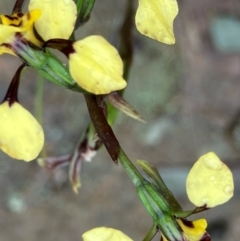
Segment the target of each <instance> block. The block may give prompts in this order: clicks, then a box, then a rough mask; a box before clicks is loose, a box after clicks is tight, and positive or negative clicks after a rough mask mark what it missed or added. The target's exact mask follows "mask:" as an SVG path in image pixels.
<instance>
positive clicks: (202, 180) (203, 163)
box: [186, 152, 234, 208]
mask: <svg viewBox="0 0 240 241" xmlns="http://www.w3.org/2000/svg"><path fill="white" fill-rule="evenodd" d="M186 188H187V195H188V198H189V199H190V201H191V202H192V203H193V204H195V205H196V206H197V207H201V206H203V205H207V207H209V208H210V207H215V206H217V205H220V204H223V203H225V202H227V201H228V200H229V199H230V198H231V197H232V196H233V190H234V183H233V176H232V173H231V171H230V170H229V168H228V167H227V166H226V165H225V164H224V163H223V162H222V161H221V160H220V159H219V158H218V157H217V155H216V154H215V153H213V152H209V153H207V154H205V155H203V156H201V157H200V158H199V159H198V160H197V162H196V163H195V164H194V166H193V167H192V169H191V170H190V172H189V174H188V177H187V182H186Z"/></svg>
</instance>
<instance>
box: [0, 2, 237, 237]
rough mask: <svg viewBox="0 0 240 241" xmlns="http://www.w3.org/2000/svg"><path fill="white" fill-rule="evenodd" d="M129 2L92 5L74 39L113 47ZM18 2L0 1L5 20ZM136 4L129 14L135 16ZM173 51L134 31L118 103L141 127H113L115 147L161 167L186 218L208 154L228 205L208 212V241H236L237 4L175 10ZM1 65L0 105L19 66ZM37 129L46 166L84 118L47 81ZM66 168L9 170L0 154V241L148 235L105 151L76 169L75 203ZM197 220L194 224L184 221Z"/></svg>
mask: <svg viewBox="0 0 240 241" xmlns="http://www.w3.org/2000/svg"><path fill="white" fill-rule="evenodd" d="M127 1H128V0H122V1H111V0H101V1H96V4H95V7H94V10H93V12H92V15H91V19H90V20H89V21H88V22H87V23H86V24H85V25H83V26H82V27H81V28H80V29H79V30H78V33H77V36H78V38H79V39H80V38H83V37H86V36H88V35H93V34H100V35H103V36H104V37H105V38H106V39H108V41H109V42H111V43H112V44H113V45H114V46H116V47H117V46H118V45H119V29H120V27H121V24H122V21H123V16H124V11H125V7H126V3H127ZM14 3H15V1H13V0H10V1H7V0H1V1H0V13H5V14H10V13H11V11H12V7H13V5H14ZM137 4H138V2H137V0H136V2H135V7H136V8H137ZM178 4H179V15H178V17H177V19H176V20H175V24H174V27H175V35H176V44H175V45H173V46H166V45H164V44H160V43H158V42H156V41H154V40H152V39H149V38H147V37H144V36H142V35H141V34H140V33H138V32H137V31H136V29H135V27H134V30H133V46H134V60H133V64H132V68H131V72H130V76H129V84H128V87H127V89H126V91H125V99H126V100H127V101H128V102H129V103H131V104H132V105H133V106H134V107H135V108H136V109H137V110H138V111H139V112H140V113H141V115H142V116H143V117H144V119H145V120H146V121H147V123H146V124H143V123H141V122H137V121H135V120H133V119H130V118H128V117H127V116H125V115H123V114H119V118H118V120H117V122H116V124H115V125H114V131H115V133H116V136H117V137H118V139H119V141H120V143H121V145H122V147H123V148H124V150H125V151H126V153H127V154H128V155H129V157H130V158H131V159H132V160H133V161H134V163H135V160H136V159H143V160H147V161H149V162H151V163H153V164H154V165H155V166H157V167H158V169H159V171H160V173H161V175H162V177H163V179H164V180H165V181H166V184H167V185H168V186H169V188H170V189H171V190H172V192H173V193H174V194H175V195H176V197H177V199H178V200H179V201H180V203H181V204H182V206H183V208H184V209H186V210H187V209H190V208H193V205H192V204H190V202H189V201H188V199H187V196H186V193H185V180H186V176H187V173H188V172H189V170H190V168H191V167H192V165H193V163H194V162H195V161H196V160H197V159H198V157H199V156H200V155H202V154H204V153H206V152H208V151H214V152H216V153H217V154H218V156H219V157H220V158H221V159H222V160H223V161H224V162H225V163H226V164H227V165H228V166H229V167H230V168H231V169H232V171H233V174H234V179H235V195H234V197H233V198H232V199H231V200H230V201H229V202H228V203H226V204H224V205H222V206H219V207H216V208H214V209H212V210H209V211H206V212H204V213H202V214H201V215H198V216H200V217H203V218H206V219H207V220H208V223H209V226H208V232H209V233H210V234H211V236H212V240H213V241H223V240H228V241H238V240H239V237H240V229H239V225H240V209H239V205H240V200H239V199H240V176H239V171H240V41H239V39H240V4H239V1H238V0H228V1H224V0H212V1H208V0H201V1H191V0H179V1H178ZM20 63H21V62H20V60H18V59H17V58H16V57H13V56H8V55H3V56H0V71H1V72H0V98H3V97H4V95H5V93H6V90H7V88H8V85H9V83H10V81H11V79H12V77H13V75H14V73H15V71H16V70H17V68H18V66H19V65H20ZM37 79H38V77H37V74H36V71H35V70H34V69H31V68H28V69H27V70H26V71H25V72H24V74H23V75H22V78H21V85H20V91H19V100H20V102H21V103H22V105H24V106H25V107H26V108H27V109H28V110H30V111H31V113H33V114H34V115H36V114H37V115H39V112H38V113H36V112H37V111H36V109H37V106H38V103H37V101H36V93H37V83H39V82H38V81H37ZM42 106H43V115H42V118H43V127H44V130H45V135H46V144H45V151H46V153H47V155H49V156H59V155H63V154H68V153H71V152H72V150H73V149H74V147H75V145H76V143H77V141H78V138H79V136H80V135H81V133H82V132H83V131H84V130H85V128H86V126H87V123H88V121H89V116H88V113H87V110H86V106H85V103H84V100H83V97H82V96H81V95H80V94H77V93H74V92H71V91H69V90H65V89H62V88H60V87H57V86H55V85H53V84H51V83H50V82H48V81H44V89H43V100H42ZM67 171H68V170H67V168H65V169H58V170H55V171H54V172H50V171H47V170H45V169H42V168H40V167H39V166H38V165H37V163H36V162H34V161H33V162H31V163H25V162H22V161H16V160H12V159H10V158H9V157H7V156H6V155H5V154H3V153H2V152H0V240H1V241H12V240H19V241H22V240H24V241H32V240H34V241H40V240H44V241H55V240H58V241H66V240H68V241H78V240H81V234H82V233H83V232H85V231H86V230H88V229H91V228H93V227H97V226H110V227H113V228H117V229H120V230H122V231H124V232H125V233H126V234H127V235H129V236H131V237H132V239H133V240H136V241H138V240H142V238H143V237H144V236H145V234H146V233H147V231H148V229H149V228H150V227H151V225H152V221H151V218H150V217H149V216H148V214H147V213H146V211H145V209H144V207H143V206H142V205H141V203H140V201H139V200H138V197H137V195H136V192H135V190H134V187H133V185H132V183H131V181H130V179H129V178H128V177H127V175H126V174H125V172H124V170H123V168H122V167H121V165H118V166H116V165H115V164H114V163H113V162H112V161H111V159H110V157H109V156H108V154H107V153H106V150H105V149H104V148H102V149H101V150H100V151H99V152H98V154H97V156H96V157H95V158H94V159H93V161H92V162H88V163H87V162H85V163H83V169H82V173H81V182H82V188H81V189H80V191H79V195H75V194H74V193H73V191H72V189H71V186H70V183H69V182H68V176H67V175H68V173H67ZM195 218H197V216H196V217H194V216H192V217H191V218H190V219H195ZM159 239H160V238H159V235H157V238H156V239H154V240H159Z"/></svg>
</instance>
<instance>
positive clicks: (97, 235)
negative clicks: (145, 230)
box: [82, 227, 133, 241]
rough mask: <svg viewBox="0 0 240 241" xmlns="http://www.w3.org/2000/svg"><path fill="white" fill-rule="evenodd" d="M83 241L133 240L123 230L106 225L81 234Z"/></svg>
mask: <svg viewBox="0 0 240 241" xmlns="http://www.w3.org/2000/svg"><path fill="white" fill-rule="evenodd" d="M82 238H83V241H133V240H132V239H131V238H129V237H128V236H127V235H126V234H124V233H123V232H121V231H119V230H117V229H113V228H106V227H99V228H94V229H91V230H89V231H87V232H85V233H84V234H83V235H82Z"/></svg>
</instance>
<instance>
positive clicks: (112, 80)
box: [69, 36, 127, 94]
mask: <svg viewBox="0 0 240 241" xmlns="http://www.w3.org/2000/svg"><path fill="white" fill-rule="evenodd" d="M73 48H74V50H75V51H76V52H74V53H72V54H70V55H69V70H70V74H71V76H72V77H73V79H74V80H75V81H76V82H77V83H78V84H79V85H80V86H81V87H82V88H83V89H85V90H87V91H88V92H90V93H93V94H108V93H110V92H112V91H115V90H121V89H123V88H125V87H126V85H127V83H126V81H125V80H124V79H123V78H122V73H123V63H122V60H121V58H120V56H119V54H118V52H117V50H116V49H115V48H114V47H113V46H112V45H111V44H109V43H108V42H107V41H106V40H105V39H104V38H103V37H101V36H89V37H87V38H85V39H83V40H80V41H77V42H75V43H74V44H73Z"/></svg>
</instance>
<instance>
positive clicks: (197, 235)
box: [177, 219, 207, 241]
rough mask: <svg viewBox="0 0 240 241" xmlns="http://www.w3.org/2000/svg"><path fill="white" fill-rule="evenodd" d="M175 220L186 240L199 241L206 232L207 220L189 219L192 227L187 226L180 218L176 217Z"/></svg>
mask: <svg viewBox="0 0 240 241" xmlns="http://www.w3.org/2000/svg"><path fill="white" fill-rule="evenodd" d="M177 222H178V224H179V225H180V227H181V228H182V230H183V233H184V236H185V237H186V238H187V239H186V240H189V241H199V240H201V238H202V237H203V236H204V235H205V233H206V228H207V221H206V220H205V219H199V220H196V221H191V225H193V227H188V226H187V225H185V224H184V223H183V221H182V220H181V219H177Z"/></svg>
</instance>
